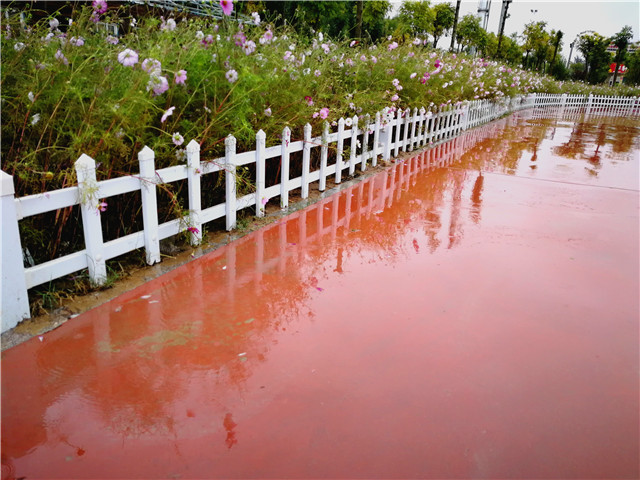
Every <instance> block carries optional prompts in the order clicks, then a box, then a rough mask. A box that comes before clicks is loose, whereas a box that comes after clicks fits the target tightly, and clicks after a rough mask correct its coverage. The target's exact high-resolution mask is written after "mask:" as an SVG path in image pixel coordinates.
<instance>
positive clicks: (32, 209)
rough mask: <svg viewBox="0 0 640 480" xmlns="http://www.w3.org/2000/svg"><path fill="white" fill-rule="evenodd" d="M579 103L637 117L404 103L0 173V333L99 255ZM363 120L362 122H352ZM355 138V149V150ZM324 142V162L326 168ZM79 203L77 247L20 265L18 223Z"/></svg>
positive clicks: (149, 256)
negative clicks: (100, 170)
mask: <svg viewBox="0 0 640 480" xmlns="http://www.w3.org/2000/svg"><path fill="white" fill-rule="evenodd" d="M538 106H541V107H563V106H564V107H566V108H571V107H580V108H583V109H584V110H585V112H586V113H602V112H605V111H606V112H607V114H624V115H638V114H640V102H639V101H638V98H619V97H592V96H589V97H574V96H567V95H536V94H532V95H528V96H519V97H514V98H505V99H502V100H500V101H489V100H476V101H472V102H466V103H464V104H459V105H456V106H453V105H448V106H445V107H443V108H441V109H439V110H438V111H436V112H435V113H432V112H427V111H426V110H425V109H421V110H418V109H417V108H414V109H413V111H411V110H409V109H407V110H404V111H397V112H393V113H389V112H388V111H387V112H378V113H377V114H376V115H375V120H374V121H373V122H372V121H371V117H370V116H369V115H365V116H364V117H361V118H359V117H357V116H354V117H353V118H352V119H351V123H352V125H351V127H350V128H349V129H345V126H346V125H347V124H348V123H349V122H348V121H346V120H345V119H340V120H339V121H338V122H337V131H335V132H331V131H330V128H329V125H328V124H327V123H325V125H324V129H323V131H322V134H321V135H320V136H317V137H314V136H313V135H312V131H311V130H312V129H311V126H310V125H306V126H305V128H304V138H303V139H302V140H297V141H291V131H290V130H289V128H288V127H287V128H285V129H284V130H283V134H282V144H280V145H274V146H270V147H267V146H266V143H265V133H264V132H263V131H262V130H260V131H259V132H258V133H257V134H256V148H255V150H253V151H250V152H242V153H238V152H236V139H235V138H234V137H233V136H232V135H229V136H228V137H227V138H226V140H225V156H224V157H223V158H217V159H211V160H204V161H203V160H202V159H201V158H200V145H199V144H198V142H197V141H195V140H192V141H191V142H190V143H189V144H188V145H187V148H186V153H187V162H186V165H178V166H173V167H168V168H162V169H158V170H156V169H155V165H154V152H153V151H152V150H151V149H150V148H148V147H144V148H143V149H142V151H141V152H140V153H139V154H138V161H139V164H140V173H139V175H131V176H125V177H120V178H113V179H109V180H104V181H100V182H98V181H97V179H96V172H95V169H96V165H95V161H94V160H93V159H92V158H91V157H89V156H88V155H82V156H81V157H80V158H79V159H78V160H77V161H76V162H75V169H76V173H77V177H78V185H77V186H75V187H70V188H64V189H60V190H55V191H52V192H47V193H43V194H38V195H29V196H26V197H22V198H15V196H14V186H13V178H12V177H11V176H10V175H8V174H7V173H5V172H0V174H1V177H0V201H1V210H0V212H1V215H2V216H1V217H0V219H1V225H2V234H1V236H0V242H1V243H0V249H1V251H2V263H1V264H0V270H1V272H0V273H1V276H0V281H1V282H2V283H1V285H0V290H1V292H0V293H1V297H0V316H1V317H2V318H1V320H2V332H5V331H7V330H9V329H11V328H13V327H14V326H15V325H17V324H18V323H19V322H20V321H21V320H23V319H25V318H29V316H30V313H29V304H28V296H27V290H28V289H30V288H32V287H35V286H38V285H42V284H44V283H48V282H50V281H51V280H54V279H57V278H61V277H64V276H66V275H69V274H71V273H74V272H78V271H80V270H84V269H87V270H88V274H89V278H90V279H91V281H92V282H94V283H95V284H97V285H100V284H103V283H104V282H105V281H106V278H107V269H106V261H107V260H109V259H112V258H115V257H118V256H120V255H123V254H125V253H128V252H131V251H133V250H136V249H139V248H144V250H145V256H146V261H147V263H148V264H149V265H152V264H154V263H156V262H160V260H161V258H160V241H161V240H163V239H165V238H168V237H171V236H174V235H177V234H180V233H182V232H185V231H186V230H187V229H188V228H189V232H190V233H189V236H190V241H191V244H192V245H198V244H200V242H201V239H202V238H201V235H202V234H201V232H202V226H203V224H206V223H208V222H211V221H213V220H216V219H218V218H222V217H225V219H226V228H227V230H232V229H234V228H235V227H236V216H237V212H238V211H239V210H242V209H245V208H253V209H254V211H255V214H256V215H257V216H263V215H264V205H265V203H266V202H268V201H269V200H270V199H272V198H275V197H279V199H280V206H281V208H282V209H287V208H288V206H289V192H291V191H292V190H296V189H300V192H301V196H302V198H307V197H308V195H309V188H310V184H312V183H315V182H317V184H318V190H319V191H324V190H325V189H326V182H327V179H328V178H329V177H331V176H333V177H334V181H335V183H340V182H341V181H342V176H343V174H344V173H345V172H348V174H349V175H353V174H354V172H355V170H356V168H358V167H359V168H360V170H361V171H365V170H366V168H367V165H371V166H376V165H377V163H378V160H379V159H380V158H381V159H382V160H383V161H385V162H388V161H390V160H391V157H392V153H393V157H397V156H398V155H399V153H400V151H402V152H410V151H413V150H414V149H420V148H422V147H425V146H427V145H432V144H437V143H439V142H442V141H445V140H449V139H451V138H454V137H456V136H457V135H459V134H460V133H461V132H462V131H465V130H467V129H468V128H472V127H476V126H478V125H481V124H484V123H487V122H490V121H491V120H493V119H495V118H498V117H500V116H503V115H505V114H507V113H510V112H513V111H516V110H521V109H525V108H533V107H538ZM360 122H362V124H361V126H359V123H360ZM345 142H348V145H349V147H350V148H349V156H348V158H343V157H344V155H343V154H344V152H345ZM357 144H360V145H361V147H359V148H356V145H357ZM330 146H331V153H332V160H333V163H332V164H331V165H329V151H330ZM314 148H319V149H320V166H319V169H318V170H314V171H311V169H310V167H311V161H310V159H311V151H312V149H314ZM296 152H302V160H301V162H302V165H301V167H302V174H301V175H300V176H298V177H295V178H290V177H289V172H290V156H291V154H293V153H296ZM277 157H279V158H280V183H279V184H276V185H272V186H269V187H266V186H265V164H266V161H267V160H268V159H271V158H277ZM249 164H255V170H256V185H255V192H252V193H250V194H247V195H244V196H241V197H238V196H237V192H236V175H235V174H236V169H237V168H238V167H241V166H244V165H249ZM215 172H223V175H224V177H225V202H224V203H221V204H218V205H214V206H211V207H208V208H204V209H203V208H202V206H201V198H202V196H201V194H202V192H201V187H200V183H201V178H202V176H204V175H208V174H212V173H215ZM185 179H186V180H187V183H188V203H189V214H188V216H187V217H185V218H176V219H173V220H171V221H168V222H166V223H162V224H160V223H159V221H158V210H157V189H158V185H160V184H169V183H172V182H177V181H180V180H185ZM137 191H139V192H140V195H141V199H142V205H141V206H142V220H143V230H141V231H139V232H136V233H132V234H129V235H126V236H123V237H120V238H117V239H115V240H111V241H107V242H105V241H104V238H103V234H102V224H101V218H100V210H99V208H98V203H99V201H100V200H101V199H107V198H109V197H113V196H115V195H123V194H127V193H131V192H137ZM75 205H79V207H80V211H81V215H82V223H83V232H84V242H85V249H84V250H81V251H78V252H75V253H72V254H69V255H66V256H63V257H60V258H56V259H54V260H51V261H48V262H45V263H42V264H39V265H35V266H32V267H29V268H25V267H24V265H23V254H22V247H21V240H20V235H19V230H18V222H19V220H21V219H23V218H26V217H29V216H33V215H38V214H41V213H46V212H51V211H55V210H59V209H63V208H67V207H71V206H75Z"/></svg>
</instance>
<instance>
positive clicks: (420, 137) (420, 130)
mask: <svg viewBox="0 0 640 480" xmlns="http://www.w3.org/2000/svg"><path fill="white" fill-rule="evenodd" d="M426 112H427V111H426V110H425V108H424V107H420V124H419V125H418V138H417V139H416V146H417V147H422V146H424V130H423V128H424V114H425V113H426Z"/></svg>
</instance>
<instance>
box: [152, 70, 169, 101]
mask: <svg viewBox="0 0 640 480" xmlns="http://www.w3.org/2000/svg"><path fill="white" fill-rule="evenodd" d="M149 90H153V94H154V95H155V96H157V95H161V94H163V93H164V92H166V91H167V90H169V81H168V80H167V78H166V77H162V76H160V75H155V74H154V75H151V77H150V78H149V82H148V83H147V91H149Z"/></svg>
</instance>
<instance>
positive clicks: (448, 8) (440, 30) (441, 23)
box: [431, 3, 456, 48]
mask: <svg viewBox="0 0 640 480" xmlns="http://www.w3.org/2000/svg"><path fill="white" fill-rule="evenodd" d="M432 10H433V15H434V19H433V27H432V30H431V34H432V35H433V48H436V47H437V45H438V40H440V38H441V37H442V35H444V34H445V33H447V31H449V30H450V29H451V27H453V21H454V20H455V18H456V9H455V8H454V7H453V5H451V4H449V3H439V4H437V5H435V6H434V7H433V8H432Z"/></svg>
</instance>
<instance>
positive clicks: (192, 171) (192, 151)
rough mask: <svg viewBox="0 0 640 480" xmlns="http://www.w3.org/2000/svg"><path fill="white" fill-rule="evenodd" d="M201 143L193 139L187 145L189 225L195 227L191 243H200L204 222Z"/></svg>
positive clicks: (191, 235) (190, 235)
mask: <svg viewBox="0 0 640 480" xmlns="http://www.w3.org/2000/svg"><path fill="white" fill-rule="evenodd" d="M201 174H202V172H201V170H200V144H199V143H198V142H196V141H195V140H191V141H190V142H189V144H188V145H187V182H188V186H189V226H190V227H193V229H192V230H191V232H189V233H190V234H189V240H190V243H191V245H193V246H196V245H200V242H201V241H202V222H200V211H201V210H202V195H201V193H200V175H201Z"/></svg>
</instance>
